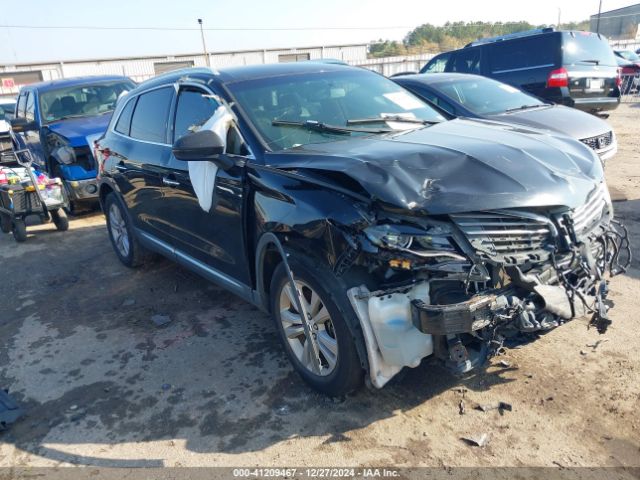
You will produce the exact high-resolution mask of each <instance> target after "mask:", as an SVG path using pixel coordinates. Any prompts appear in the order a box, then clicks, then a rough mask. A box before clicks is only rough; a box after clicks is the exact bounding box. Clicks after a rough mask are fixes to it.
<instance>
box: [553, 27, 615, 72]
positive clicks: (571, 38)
mask: <svg viewBox="0 0 640 480" xmlns="http://www.w3.org/2000/svg"><path fill="white" fill-rule="evenodd" d="M562 38H563V40H562V54H563V62H562V63H563V64H564V65H574V64H577V65H607V66H610V67H615V66H617V65H618V62H617V61H616V58H615V55H614V54H613V50H612V49H611V47H610V46H609V43H608V42H607V41H606V40H603V39H600V38H599V37H598V35H596V34H593V33H589V32H565V33H564V34H563V35H562Z"/></svg>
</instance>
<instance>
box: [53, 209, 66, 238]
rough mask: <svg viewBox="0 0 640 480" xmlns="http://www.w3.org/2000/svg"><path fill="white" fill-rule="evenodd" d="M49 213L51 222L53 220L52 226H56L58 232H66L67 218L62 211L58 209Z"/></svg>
mask: <svg viewBox="0 0 640 480" xmlns="http://www.w3.org/2000/svg"><path fill="white" fill-rule="evenodd" d="M49 213H50V214H51V220H53V224H54V225H55V226H56V228H57V229H58V231H60V232H66V231H67V230H69V218H68V217H67V214H66V212H65V211H64V209H62V208H59V209H57V210H52V211H50V212H49Z"/></svg>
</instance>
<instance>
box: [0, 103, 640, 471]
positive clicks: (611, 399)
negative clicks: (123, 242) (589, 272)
mask: <svg viewBox="0 0 640 480" xmlns="http://www.w3.org/2000/svg"><path fill="white" fill-rule="evenodd" d="M609 121H610V122H611V123H612V125H613V126H614V128H615V131H616V132H617V135H618V141H619V144H620V151H619V153H618V155H617V157H616V158H614V159H613V160H612V161H611V162H610V164H609V165H608V168H607V175H608V178H609V184H610V186H611V187H612V190H615V196H616V197H618V198H621V197H625V198H626V199H627V200H626V201H622V202H617V203H616V204H615V207H616V212H617V215H618V216H619V218H620V219H622V220H623V221H624V222H625V223H626V224H627V226H628V227H629V229H630V232H631V236H632V241H633V242H634V243H635V248H634V250H635V251H634V254H635V257H636V260H634V263H633V265H632V268H631V269H630V270H629V272H628V273H627V274H625V275H621V276H619V277H616V278H614V279H613V280H612V282H611V290H612V291H611V298H612V299H613V300H614V302H615V303H616V306H615V308H614V309H613V311H612V318H613V325H612V327H611V328H610V329H609V331H608V332H607V333H606V335H604V336H599V335H598V334H597V332H596V331H595V330H594V329H591V330H589V329H588V328H587V321H586V320H582V319H581V320H575V321H573V322H570V323H568V324H567V325H564V326H562V327H560V328H557V329H555V330H553V331H551V332H550V333H548V334H546V335H544V336H542V337H541V338H540V339H539V340H538V341H536V342H533V343H530V344H527V345H525V346H522V347H520V348H518V349H514V350H509V351H508V352H507V354H506V355H504V356H502V357H499V358H495V359H493V360H492V362H491V365H490V366H489V367H488V368H487V369H486V371H482V372H478V373H476V374H475V375H474V376H472V377H471V378H468V379H464V380H459V379H457V378H455V377H453V376H451V375H449V374H448V373H447V372H446V371H444V370H442V369H441V368H439V367H437V366H434V365H432V364H431V363H430V362H424V363H423V364H422V365H421V366H420V367H418V368H416V369H410V370H408V371H407V372H406V373H405V374H404V375H402V376H401V378H399V379H397V380H394V381H393V382H392V383H391V384H390V385H388V386H387V387H385V388H384V389H383V390H381V391H369V390H366V389H362V390H361V391H359V392H358V393H357V394H355V395H353V396H350V397H348V398H346V399H345V400H342V401H339V400H330V399H327V398H324V397H322V396H320V395H318V394H315V393H313V392H312V391H310V390H309V389H308V388H307V387H306V386H305V385H304V384H303V383H302V381H301V380H300V379H299V378H298V377H297V375H295V374H294V373H293V372H292V369H291V368H290V366H289V364H288V362H287V360H286V358H285V355H284V353H283V351H282V350H281V347H280V345H279V344H278V341H277V337H276V331H275V329H274V327H273V326H272V323H271V321H270V319H269V318H267V317H266V316H265V315H264V314H262V313H260V312H258V311H257V310H256V309H254V308H253V307H252V306H250V305H248V304H247V303H245V302H243V301H241V300H239V299H237V298H236V297H234V296H233V295H231V294H229V293H227V292H225V291H223V290H221V289H219V288H217V287H216V286H214V285H211V284H209V283H207V282H206V281H204V280H202V279H200V278H199V277H197V276H195V275H193V274H191V273H189V272H187V271H186V270H184V269H182V268H180V267H178V266H176V265H174V264H172V263H170V262H168V261H158V262H156V263H154V264H152V265H150V266H148V267H146V268H144V269H142V270H137V271H132V270H128V269H127V268H125V267H123V266H122V265H121V264H120V263H119V262H118V260H117V259H116V256H115V254H114V253H113V252H112V249H111V245H110V244H109V240H108V237H107V232H106V229H105V223H104V219H103V217H102V215H101V214H93V215H88V216H83V217H81V218H76V219H74V220H72V222H71V229H70V231H68V232H66V233H58V232H55V231H53V230H52V227H51V226H37V227H34V228H32V229H31V230H30V231H31V232H32V233H33V234H32V235H31V236H30V238H29V240H28V241H27V242H26V243H25V244H21V245H18V244H16V243H15V242H14V241H13V239H12V237H11V236H9V235H2V236H1V237H0V269H1V274H0V279H1V282H0V302H1V304H0V305H1V307H0V318H1V320H0V338H2V345H1V346H0V387H2V388H6V389H9V390H10V392H11V393H12V394H13V395H14V397H15V398H16V399H17V400H18V401H19V402H20V404H21V405H22V406H23V407H24V408H25V409H26V412H27V415H26V416H25V417H24V418H23V419H22V420H21V421H19V422H18V423H17V424H15V425H13V427H12V428H11V430H9V431H8V432H5V433H3V434H0V466H5V467H6V466H12V467H19V466H53V465H70V464H73V465H84V466H87V465H90V466H118V467H122V466H133V467H137V466H151V467H158V466H275V465H277V466H366V465H390V466H391V465H393V466H550V467H553V466H567V467H568V466H640V415H639V413H638V412H639V410H640V353H639V352H640V336H639V335H638V332H639V325H640V323H639V320H640V315H639V313H638V303H637V302H638V298H639V294H640V262H638V260H637V258H640V249H639V248H638V246H639V245H640V162H639V160H640V104H635V105H629V104H627V105H622V106H621V107H620V108H619V109H618V110H616V111H615V112H614V113H613V114H612V115H611V118H610V119H609ZM154 315H168V316H169V317H170V320H171V321H170V323H168V324H167V325H165V326H162V327H158V326H156V325H155V324H154V323H153V321H152V317H153V316H154ZM597 341H601V343H599V344H598V345H597V346H589V345H594V344H595V342H597ZM461 400H463V401H464V405H465V410H466V412H465V414H460V411H459V410H460V408H459V407H460V402H461ZM499 401H503V402H507V403H509V404H511V405H512V407H513V409H512V411H503V412H502V415H501V414H500V412H498V411H497V410H492V411H488V412H484V413H483V412H481V411H478V410H475V409H474V406H475V405H476V404H477V403H480V404H486V403H494V402H499ZM481 433H487V434H488V435H489V443H488V445H487V446H485V447H484V448H478V447H472V446H469V445H467V444H466V443H465V442H464V441H462V440H461V438H462V437H467V436H473V435H477V434H481Z"/></svg>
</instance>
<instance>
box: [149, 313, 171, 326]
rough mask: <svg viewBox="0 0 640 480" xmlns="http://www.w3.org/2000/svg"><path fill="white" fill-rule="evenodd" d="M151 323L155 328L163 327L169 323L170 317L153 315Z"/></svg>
mask: <svg viewBox="0 0 640 480" xmlns="http://www.w3.org/2000/svg"><path fill="white" fill-rule="evenodd" d="M151 321H152V322H153V323H154V324H155V326H156V327H163V326H165V325H167V324H168V323H170V322H171V317H170V316H169V315H153V316H152V317H151Z"/></svg>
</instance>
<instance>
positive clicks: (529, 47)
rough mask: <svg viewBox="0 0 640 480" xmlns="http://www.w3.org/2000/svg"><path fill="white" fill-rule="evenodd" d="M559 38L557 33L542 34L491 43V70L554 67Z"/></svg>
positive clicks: (503, 70)
mask: <svg viewBox="0 0 640 480" xmlns="http://www.w3.org/2000/svg"><path fill="white" fill-rule="evenodd" d="M557 40H558V37H557V36H556V35H541V36H539V37H532V38H523V39H518V40H508V41H504V42H498V43H494V44H491V45H490V46H489V47H488V48H490V49H491V72H492V73H506V72H510V71H517V70H529V69H534V68H549V67H553V66H555V65H556V62H557V58H558V41H557Z"/></svg>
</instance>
